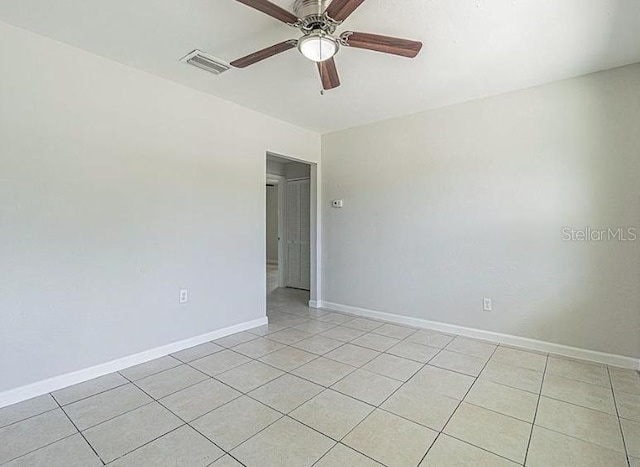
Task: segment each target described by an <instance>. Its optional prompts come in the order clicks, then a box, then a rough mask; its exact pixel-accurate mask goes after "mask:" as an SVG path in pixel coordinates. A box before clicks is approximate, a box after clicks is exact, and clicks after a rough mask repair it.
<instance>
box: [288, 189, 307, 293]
mask: <svg viewBox="0 0 640 467" xmlns="http://www.w3.org/2000/svg"><path fill="white" fill-rule="evenodd" d="M309 182H310V181H309V179H304V180H290V181H287V190H286V193H285V198H286V211H285V216H286V231H287V234H286V236H287V247H286V248H287V250H286V254H287V260H286V265H287V266H286V267H287V271H286V283H287V287H293V288H296V289H304V290H309V288H310V286H311V277H310V260H311V241H310V240H311V239H310V236H311V191H310V183H309Z"/></svg>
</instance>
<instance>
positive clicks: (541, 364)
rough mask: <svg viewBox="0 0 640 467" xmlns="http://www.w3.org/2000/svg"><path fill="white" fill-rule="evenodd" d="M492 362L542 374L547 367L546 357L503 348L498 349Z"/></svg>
mask: <svg viewBox="0 0 640 467" xmlns="http://www.w3.org/2000/svg"><path fill="white" fill-rule="evenodd" d="M491 361H493V362H495V363H501V364H503V365H511V366H517V367H519V368H526V369H528V370H533V371H541V372H544V369H545V367H546V366H547V356H546V355H543V354H539V353H535V352H527V351H524V350H519V349H512V348H511V347H502V346H501V347H498V348H497V349H496V351H495V353H494V354H493V356H492V357H491Z"/></svg>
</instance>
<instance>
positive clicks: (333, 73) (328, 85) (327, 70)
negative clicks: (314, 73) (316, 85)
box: [318, 57, 340, 91]
mask: <svg viewBox="0 0 640 467" xmlns="http://www.w3.org/2000/svg"><path fill="white" fill-rule="evenodd" d="M318 71H319V72H320V78H321V79H322V88H323V89H324V90H325V91H328V90H329V89H335V88H337V87H338V86H340V77H339V76H338V69H337V68H336V62H335V60H334V59H333V57H332V58H330V59H329V60H325V61H324V62H318Z"/></svg>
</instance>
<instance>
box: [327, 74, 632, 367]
mask: <svg viewBox="0 0 640 467" xmlns="http://www.w3.org/2000/svg"><path fill="white" fill-rule="evenodd" d="M639 128H640V65H634V66H629V67H626V68H622V69H617V70H613V71H608V72H603V73H598V74H594V75H590V76H587V77H582V78H578V79H573V80H568V81H564V82H558V83H554V84H550V85H546V86H542V87H538V88H534V89H529V90H525V91H520V92H514V93H510V94H507V95H502V96H498V97H493V98H488V99H484V100H479V101H475V102H470V103H467V104H462V105H457V106H453V107H448V108H444V109H440V110H433V111H429V112H423V113H420V114H417V115H413V116H408V117H404V118H399V119H394V120H389V121H386V122H382V123H378V124H372V125H368V126H364V127H360V128H354V129H351V130H346V131H342V132H338V133H333V134H329V135H325V136H324V137H323V139H322V164H323V165H322V177H323V180H324V182H323V187H322V189H323V195H322V199H323V203H322V206H323V260H324V263H323V266H324V268H323V277H322V280H323V289H322V298H323V300H326V301H329V302H335V303H339V304H343V305H350V306H356V307H362V308H366V309H371V310H377V311H383V312H389V313H396V314H401V315H406V316H410V317H417V318H424V319H429V320H435V321H441V322H445V323H451V324H457V325H463V326H468V327H472V328H479V329H484V330H490V331H495V332H501V333H506V334H513V335H516V336H524V337H529V338H534V339H540V340H545V341H550V342H554V343H560V344H566V345H571V346H576V347H581V348H586V349H591V350H596V351H603V352H610V353H614V354H620V355H625V356H631V357H639V356H640V293H639V288H640V240H637V241H635V242H627V243H625V242H618V241H610V242H567V241H564V239H563V237H564V235H563V229H564V228H565V227H574V228H584V227H585V226H589V227H592V228H594V229H595V228H608V227H616V228H617V227H619V226H620V227H635V228H638V229H639V231H638V232H637V233H638V234H640V131H639ZM337 198H343V199H344V201H345V205H344V208H343V209H340V210H339V209H332V208H331V207H330V202H331V200H332V199H337ZM483 297H489V298H492V299H493V308H494V310H493V311H492V312H484V311H483V310H482V298H483Z"/></svg>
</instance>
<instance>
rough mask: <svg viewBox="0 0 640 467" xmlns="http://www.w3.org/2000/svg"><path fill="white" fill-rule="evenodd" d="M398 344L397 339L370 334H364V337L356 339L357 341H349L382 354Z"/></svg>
mask: <svg viewBox="0 0 640 467" xmlns="http://www.w3.org/2000/svg"><path fill="white" fill-rule="evenodd" d="M398 342H400V340H399V339H394V338H392V337H387V336H382V335H379V334H372V333H369V334H365V335H364V336H361V337H358V338H357V339H354V340H353V341H351V343H352V344H355V345H359V346H361V347H366V348H368V349H372V350H377V351H378V352H384V351H385V350H388V349H390V348H391V347H393V346H394V345H396V344H397V343H398Z"/></svg>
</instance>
